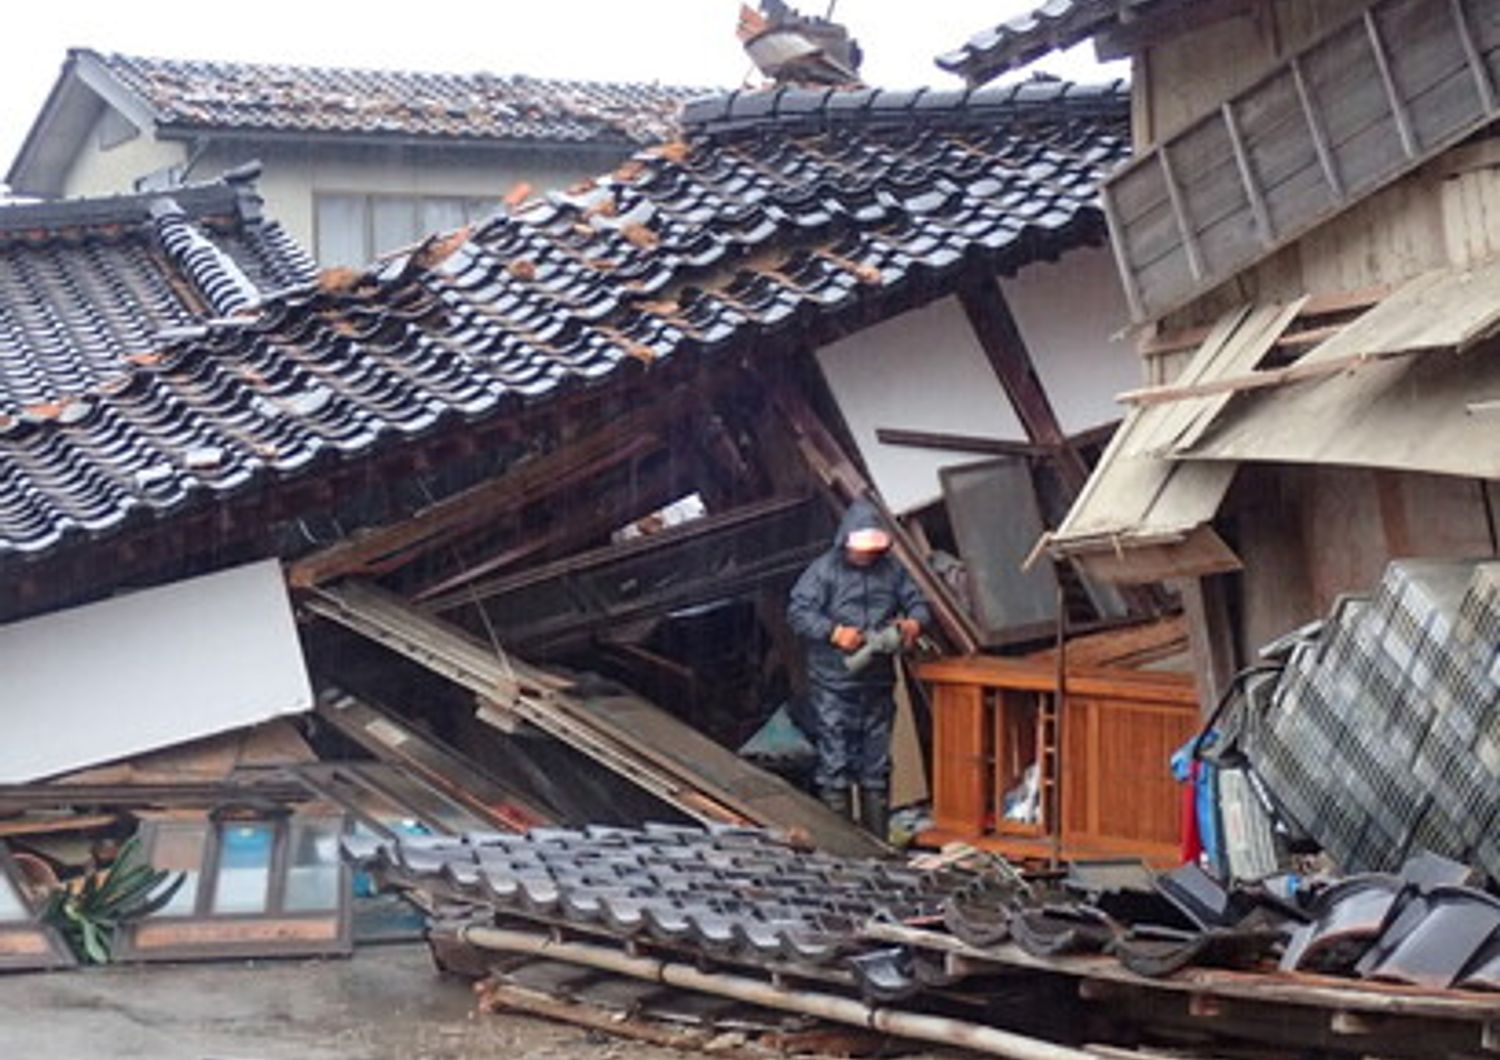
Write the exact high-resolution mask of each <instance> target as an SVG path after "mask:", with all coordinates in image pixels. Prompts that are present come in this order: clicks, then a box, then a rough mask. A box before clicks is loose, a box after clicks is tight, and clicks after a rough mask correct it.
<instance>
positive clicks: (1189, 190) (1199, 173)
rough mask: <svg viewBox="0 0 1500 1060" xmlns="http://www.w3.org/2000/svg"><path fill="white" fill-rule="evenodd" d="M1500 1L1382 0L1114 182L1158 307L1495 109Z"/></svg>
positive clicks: (1110, 202)
mask: <svg viewBox="0 0 1500 1060" xmlns="http://www.w3.org/2000/svg"><path fill="white" fill-rule="evenodd" d="M1497 70H1500V7H1497V6H1496V5H1494V4H1488V3H1482V2H1480V0H1379V2H1377V3H1375V4H1373V5H1372V6H1371V7H1369V8H1368V9H1366V10H1365V11H1364V12H1363V13H1362V15H1361V16H1360V17H1358V18H1356V19H1354V20H1352V21H1350V22H1348V23H1346V24H1345V25H1343V26H1341V27H1340V28H1338V29H1336V30H1334V31H1333V32H1332V33H1330V34H1328V35H1327V36H1325V37H1323V38H1321V39H1320V40H1318V41H1317V42H1315V43H1313V44H1312V45H1310V46H1309V47H1307V48H1306V49H1304V50H1303V51H1301V52H1300V53H1298V54H1297V55H1294V56H1292V57H1291V58H1290V59H1289V60H1288V61H1287V62H1285V63H1284V64H1282V65H1281V66H1280V67H1278V68H1277V69H1275V70H1274V71H1272V72H1271V73H1270V74H1269V75H1268V76H1267V77H1265V78H1264V79H1262V80H1261V81H1260V82H1259V83H1258V84H1256V85H1255V86H1253V87H1252V88H1250V89H1248V90H1247V91H1245V92H1242V93H1240V94H1239V95H1238V96H1236V97H1234V98H1233V99H1230V100H1228V101H1225V102H1224V103H1223V104H1222V105H1221V106H1220V107H1219V108H1218V109H1217V110H1215V111H1213V112H1212V113H1210V114H1208V115H1206V116H1204V117H1203V118H1201V119H1200V120H1199V121H1197V122H1195V123H1193V124H1192V125H1189V126H1188V127H1187V128H1186V129H1184V130H1183V131H1182V132H1180V133H1178V134H1176V135H1175V136H1173V137H1171V138H1169V139H1167V140H1166V141H1164V142H1163V143H1162V144H1160V145H1159V146H1158V147H1157V148H1156V149H1155V150H1153V151H1151V152H1150V153H1149V154H1146V155H1143V156H1141V157H1140V158H1138V159H1137V160H1136V161H1135V162H1134V163H1132V164H1130V165H1128V166H1126V167H1125V168H1124V169H1123V170H1122V171H1120V172H1119V173H1116V174H1115V175H1114V176H1112V177H1111V178H1110V179H1109V180H1108V181H1107V182H1106V183H1105V185H1104V191H1103V200H1104V204H1105V210H1106V213H1107V215H1108V217H1109V219H1110V224H1111V230H1112V236H1113V242H1114V246H1115V252H1116V255H1117V257H1118V259H1119V264H1120V271H1121V275H1122V277H1123V278H1124V281H1125V288H1126V293H1127V295H1128V297H1129V298H1130V300H1131V308H1132V312H1133V314H1134V316H1135V317H1136V319H1137V320H1151V319H1157V318H1159V317H1161V316H1163V315H1164V314H1166V313H1168V312H1170V311H1171V310H1173V309H1175V308H1178V307H1179V306H1182V305H1184V304H1186V303H1187V302H1189V301H1191V300H1192V299H1193V298H1194V297H1196V296H1197V295H1200V294H1202V293H1204V292H1206V291H1208V290H1210V289H1212V288H1213V287H1215V286H1217V285H1218V284H1220V283H1222V282H1224V281H1225V280H1227V279H1229V278H1230V277H1232V276H1234V275H1235V274H1236V273H1237V272H1239V271H1241V270H1243V269H1245V268H1247V267H1249V266H1250V265H1253V264H1255V263H1256V262H1257V261H1260V260H1261V259H1262V258H1264V257H1266V256H1267V255H1269V254H1270V253H1271V252H1272V251H1274V250H1276V249H1277V248H1279V247H1282V246H1285V245H1286V244H1288V243H1290V242H1292V241H1293V240H1295V239H1296V238H1297V237H1299V236H1300V235H1302V234H1303V233H1304V232H1307V231H1308V230H1309V229H1311V228H1313V227H1315V226H1316V225H1319V224H1321V223H1323V222H1325V221H1327V220H1328V219H1330V218H1332V217H1334V216H1336V215H1337V214H1339V213H1341V212H1343V211H1344V210H1346V209H1348V208H1349V207H1350V206H1352V205H1353V204H1355V203H1356V202H1359V201H1360V200H1362V199H1364V198H1365V197H1367V196H1368V195H1369V194H1370V193H1371V192H1373V191H1375V190H1376V189H1378V188H1380V187H1382V186H1384V185H1386V184H1388V183H1390V182H1391V181H1392V180H1394V179H1395V178H1396V177H1398V176H1400V175H1401V174H1402V173H1404V172H1406V171H1408V170H1410V169H1412V168H1413V167H1415V166H1417V165H1419V164H1421V163H1422V162H1424V161H1426V160H1427V159H1429V158H1431V157H1433V156H1434V155H1436V154H1437V153H1438V152H1440V151H1441V150H1443V149H1444V148H1446V147H1448V146H1450V145H1452V144H1455V143H1457V142H1458V141H1459V140H1461V139H1462V138H1463V137H1465V136H1467V135H1469V134H1470V133H1472V132H1474V131H1475V130H1477V129H1479V128H1482V127H1483V126H1485V125H1487V124H1488V123H1489V122H1491V121H1492V120H1493V119H1494V118H1495V116H1496V114H1497V91H1496V87H1495V76H1496V71H1497Z"/></svg>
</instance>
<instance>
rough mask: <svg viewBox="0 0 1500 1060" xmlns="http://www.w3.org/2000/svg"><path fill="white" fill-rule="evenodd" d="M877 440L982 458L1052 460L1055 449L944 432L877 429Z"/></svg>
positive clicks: (896, 428) (913, 447)
mask: <svg viewBox="0 0 1500 1060" xmlns="http://www.w3.org/2000/svg"><path fill="white" fill-rule="evenodd" d="M875 440H876V441H877V442H879V443H880V444H881V445H901V446H906V447H908V448H912V449H947V450H951V451H953V452H959V453H978V454H980V455H983V456H1020V457H1025V458H1027V459H1029V460H1040V459H1045V458H1048V457H1050V456H1052V449H1051V448H1050V447H1048V446H1045V445H1037V444H1036V443H1034V442H1008V441H1005V440H1004V439H1001V438H982V437H980V436H979V435H977V434H945V433H943V432H941V431H909V430H906V429H904V428H901V427H876V428H875Z"/></svg>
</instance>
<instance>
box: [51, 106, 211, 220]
mask: <svg viewBox="0 0 1500 1060" xmlns="http://www.w3.org/2000/svg"><path fill="white" fill-rule="evenodd" d="M112 113H113V112H111V111H110V110H109V109H108V108H105V109H104V110H102V111H101V112H100V114H99V117H98V119H97V120H96V121H95V122H94V127H93V129H92V130H90V132H89V135H88V136H87V137H86V138H85V140H84V143H83V148H82V150H80V151H79V152H78V156H77V157H76V158H75V159H74V160H73V165H72V167H71V168H70V169H69V170H68V175H67V178H66V179H65V180H64V182H63V189H62V194H63V195H64V196H65V197H68V198H73V197H76V196H83V195H120V194H127V193H129V192H133V191H135V181H136V178H137V177H140V176H143V175H145V174H147V173H153V172H155V171H156V170H159V169H164V168H166V167H167V166H171V165H176V164H178V163H180V162H181V161H182V160H183V159H184V158H185V157H186V148H185V145H183V144H180V143H171V142H164V141H161V140H157V139H155V138H154V137H151V136H149V135H146V134H141V135H138V136H135V137H132V138H131V139H128V140H125V141H124V142H121V143H116V144H115V145H114V146H113V147H105V148H101V147H100V146H99V142H100V137H101V134H104V135H106V136H107V135H108V134H110V133H111V132H113V131H114V124H113V123H114V122H115V121H117V120H118V119H112V118H111V114H112Z"/></svg>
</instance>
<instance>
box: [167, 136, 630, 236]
mask: <svg viewBox="0 0 1500 1060" xmlns="http://www.w3.org/2000/svg"><path fill="white" fill-rule="evenodd" d="M627 153H628V152H627V151H625V150H623V149H618V148H615V149H610V150H599V149H596V148H588V147H585V148H582V149H580V150H561V149H556V148H549V147H537V148H528V149H524V150H519V149H515V148H507V149H499V148H471V149H454V148H433V147H424V146H410V145H400V144H392V145H389V146H382V145H373V146H369V145H363V144H354V143H339V144H326V143H325V144H310V143H307V142H301V143H297V142H288V143H274V142H265V141H222V142H220V143H219V144H216V145H215V146H213V147H212V148H210V149H209V150H208V151H206V152H204V154H203V157H202V158H201V160H200V161H199V162H198V163H197V164H196V165H195V166H194V169H193V175H194V176H195V177H196V178H197V179H207V178H210V177H212V176H214V175H216V174H218V173H220V172H223V171H224V170H226V169H230V168H232V167H234V166H237V165H240V164H242V163H244V162H248V161H251V160H253V159H259V160H260V161H261V162H262V163H263V165H264V170H263V172H262V175H261V179H260V182H259V189H260V193H261V195H263V196H264V197H265V200H266V212H267V214H268V215H269V216H271V217H274V218H275V219H276V220H278V221H280V222H281V223H282V225H283V226H284V227H285V228H286V229H287V230H288V231H289V232H290V233H291V234H292V235H293V236H295V237H296V238H297V239H298V240H300V241H301V242H302V244H303V245H304V246H306V247H308V248H312V247H313V246H314V245H315V242H314V236H315V230H314V228H315V226H314V220H313V197H314V196H315V195H317V194H318V193H319V192H363V193H367V194H386V195H443V196H449V195H451V196H463V197H466V198H479V199H494V200H495V201H497V202H498V201H499V200H500V199H501V198H502V197H503V196H504V195H505V194H506V192H508V191H510V190H511V189H512V188H514V187H515V186H516V185H517V184H520V183H522V182H525V183H527V184H530V185H531V186H532V187H533V188H534V189H535V190H537V191H546V190H552V189H557V188H564V187H567V186H569V185H571V184H574V183H577V182H578V181H579V180H581V179H583V178H586V177H595V176H598V175H599V174H600V173H605V172H608V171H609V170H610V169H611V168H613V167H614V166H616V165H618V164H619V163H620V162H621V161H623V160H624V158H625V157H626V155H627Z"/></svg>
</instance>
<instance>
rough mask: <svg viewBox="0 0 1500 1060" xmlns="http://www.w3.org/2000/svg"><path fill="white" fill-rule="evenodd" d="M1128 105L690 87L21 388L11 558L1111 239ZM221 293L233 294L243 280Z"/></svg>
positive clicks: (4, 486)
mask: <svg viewBox="0 0 1500 1060" xmlns="http://www.w3.org/2000/svg"><path fill="white" fill-rule="evenodd" d="M1126 112H1127V100H1126V96H1125V94H1124V91H1123V89H1122V88H1121V87H1120V86H1119V85H1109V86H1102V87H1097V88H1082V87H1078V86H1067V85H1062V84H1028V85H1024V86H1021V87H1020V88H1013V89H1004V90H991V89H986V90H982V91H980V92H976V93H974V94H972V95H965V94H964V93H940V92H914V93H876V92H857V93H829V92H822V91H817V92H809V91H801V90H780V91H777V92H772V93H764V94H736V95H731V96H727V97H723V98H720V99H716V100H712V101H705V102H701V103H695V104H694V105H692V106H691V107H689V108H688V111H687V114H686V121H687V123H688V128H689V138H688V140H687V141H686V142H682V143H673V144H668V145H664V146H661V147H655V148H648V149H646V150H643V151H641V152H639V153H638V154H637V155H636V156H635V157H634V158H633V159H631V160H629V161H627V162H626V163H625V164H624V165H623V166H622V167H620V168H619V169H618V170H616V171H615V172H614V173H612V174H610V175H607V176H605V177H602V178H600V179H599V180H597V181H595V182H594V183H593V184H592V185H591V186H588V187H587V188H585V189H582V190H574V191H572V192H566V193H552V194H549V195H548V196H547V197H546V198H545V199H543V200H539V201H536V202H532V203H529V204H526V205H524V206H522V207H520V208H519V209H517V210H516V211H515V212H514V213H512V214H501V215H497V216H496V217H494V218H492V219H491V220H489V221H487V222H485V223H483V224H482V225H479V226H478V227H476V228H475V229H474V230H473V231H472V232H467V231H466V232H459V233H454V234H452V235H450V236H448V237H446V238H435V239H434V240H431V241H429V243H428V244H427V245H426V246H425V247H424V248H422V249H420V250H418V251H416V252H413V253H410V254H407V255H404V256H401V257H398V258H396V259H393V260H391V261H389V262H387V263H385V264H384V265H383V266H381V267H379V268H378V269H376V270H374V271H372V272H370V273H368V274H366V275H365V276H363V277H361V278H360V279H358V280H357V281H356V282H345V283H327V282H325V283H323V284H321V285H307V286H305V287H303V288H301V289H298V290H295V291H293V292H290V293H286V294H284V295H281V296H279V297H276V298H273V299H269V300H267V301H265V302H264V304H263V305H262V306H261V307H260V308H259V309H256V310H253V311H251V312H249V313H247V314H245V315H243V316H240V317H238V318H235V319H232V320H227V321H219V322H213V323H209V324H206V325H205V326H203V327H202V328H201V329H199V331H198V332H196V333H193V334H187V335H184V336H182V337H179V338H177V339H176V340H174V341H172V342H169V343H158V344H155V345H154V348H152V349H151V351H150V353H149V355H146V356H140V357H136V358H134V359H133V361H132V362H130V363H127V364H126V365H125V371H123V372H122V373H120V374H117V375H114V376H112V377H111V378H109V379H107V380H106V379H103V378H102V377H101V376H100V374H99V373H94V372H88V371H81V372H80V375H79V378H78V380H77V386H76V387H73V388H69V390H70V393H71V394H72V395H73V396H71V397H62V396H58V397H57V398H56V400H54V401H53V403H52V404H51V405H50V406H49V407H48V408H46V409H44V410H41V411H40V412H38V411H35V410H33V411H30V412H28V411H27V410H26V409H25V407H24V405H25V404H26V402H25V401H24V400H16V399H15V398H12V399H11V400H9V401H7V402H6V403H5V404H4V405H3V406H0V559H4V558H14V557H16V556H17V555H37V554H40V553H43V552H46V551H48V550H51V549H54V548H57V547H59V546H61V545H62V544H63V543H64V542H66V541H68V540H69V539H70V538H74V537H76V536H79V535H102V534H106V533H110V532H113V531H115V530H117V529H119V528H121V527H123V526H124V525H126V524H127V523H128V522H130V521H132V520H134V519H137V518H140V517H142V516H161V515H165V514H168V513H172V512H177V511H180V510H183V509H184V508H186V507H188V506H190V505H192V504H194V503H200V502H203V501H205V500H209V499H212V498H214V497H217V496H223V495H225V494H227V493H229V492H231V491H236V490H239V489H243V488H246V487H248V486H249V485H251V484H252V483H260V484H265V483H267V482H270V481H274V480H275V479H278V478H280V477H284V476H291V475H296V474H298V473H302V472H305V471H307V470H308V469H309V468H311V467H313V466H315V464H316V462H318V461H319V460H320V459H322V458H330V457H351V456H356V455H360V454H363V453H366V452H368V451H370V450H371V449H372V448H373V447H375V446H376V444H377V443H382V442H389V441H399V440H401V439H407V438H413V437H416V436H419V435H422V434H424V433H425V432H428V431H431V430H433V429H434V428H436V427H437V426H439V425H440V424H444V423H449V424H456V423H459V422H462V421H465V420H476V419H483V418H488V417H495V416H500V415H504V414H505V412H506V411H507V410H508V409H512V408H513V407H514V405H515V403H517V402H523V401H537V400H542V399H547V398H550V397H552V396H554V395H557V394H559V393H562V392H564V391H565V390H568V389H570V388H574V387H578V386H586V385H594V384H599V383H602V382H604V381H607V380H612V379H614V378H616V377H620V376H622V374H624V373H625V372H626V371H627V370H629V371H632V372H636V371H640V370H642V369H645V368H648V367H649V366H653V365H663V364H665V363H667V362H673V361H675V360H679V359H682V358H689V359H691V358H692V357H694V356H695V355H697V354H714V353H719V352H724V351H734V352H748V351H750V350H751V349H753V348H757V347H764V346H767V345H770V344H773V343H782V344H785V343H786V342H788V341H794V342H799V343H801V342H805V341H807V340H808V339H809V338H810V337H816V335H817V334H823V335H828V334H832V333H833V331H834V330H835V329H836V328H838V327H843V326H847V325H848V324H850V323H851V322H854V321H856V320H858V321H861V322H865V321H868V320H871V319H878V318H879V316H880V313H881V310H880V309H879V307H880V306H887V307H889V306H892V305H894V304H895V303H896V302H897V301H898V300H899V299H903V298H904V299H905V300H906V304H912V303H914V302H921V301H926V300H928V299H930V298H933V297H936V296H938V295H940V294H942V293H943V291H944V290H945V288H944V286H943V285H944V283H947V282H950V281H951V278H952V277H955V276H956V275H957V274H958V273H959V271H960V270H963V269H968V268H972V267H981V268H986V269H991V270H999V269H1013V268H1017V267H1019V266H1021V265H1023V264H1025V263H1027V262H1029V261H1033V260H1036V259H1038V258H1041V257H1055V256H1056V255H1057V254H1059V253H1061V252H1062V251H1064V250H1066V249H1068V248H1070V247H1073V246H1077V245H1081V244H1084V243H1091V242H1099V241H1100V240H1102V238H1103V224H1102V220H1101V218H1100V216H1099V215H1098V212H1097V211H1096V210H1095V209H1094V207H1093V202H1094V185H1095V182H1096V181H1097V180H1098V179H1099V178H1100V176H1101V175H1102V174H1103V173H1104V172H1105V171H1106V170H1107V169H1108V168H1110V167H1111V166H1113V165H1114V164H1116V163H1118V162H1120V161H1121V160H1122V159H1123V158H1124V156H1125V154H1126V151H1127V142H1128V141H1127V129H1126ZM157 223H162V222H157ZM54 245H55V246H59V247H60V246H61V244H59V243H57V242H56V241H55V240H54ZM82 250H83V248H79V249H78V250H73V249H70V250H69V251H68V252H67V253H62V252H61V251H60V250H59V252H58V259H57V263H56V265H55V266H54V274H53V275H52V276H51V277H50V278H49V279H48V280H46V281H45V283H44V285H45V286H47V287H48V288H49V289H55V288H58V287H61V286H65V285H66V284H67V283H69V282H71V281H70V279H69V278H70V277H72V276H73V274H74V270H75V269H81V268H83V265H84V262H85V257H86V256H85V255H83V253H82ZM3 265H4V261H3V256H0V267H3ZM110 275H112V273H111V272H109V271H106V272H105V273H104V277H105V278H108V277H109V276H110ZM120 275H121V276H122V277H129V276H131V275H135V274H133V273H131V272H129V271H124V272H121V273H120ZM100 282H104V281H103V280H101V281H100ZM111 282H113V281H111ZM119 282H121V283H125V282H128V281H127V280H125V279H122V280H120V281H119ZM141 282H144V281H143V280H142V281H141ZM222 297H223V299H224V302H223V304H222V305H216V307H215V312H217V313H221V314H222V313H223V312H226V311H233V309H235V308H236V307H237V306H238V305H239V302H238V301H237V297H238V296H237V294H236V292H235V291H234V289H233V287H232V285H231V288H230V289H229V290H227V291H226V292H225V293H224V294H223V295H222ZM872 310H873V311H874V313H873V315H872ZM885 311H891V310H889V309H887V310H885ZM171 322H175V321H163V323H171ZM146 331H147V329H145V327H144V325H143V326H142V334H141V337H138V338H136V339H134V340H133V342H134V345H131V346H125V345H123V344H122V345H121V351H120V352H121V353H126V352H134V351H136V350H138V349H139V348H140V346H141V344H142V343H145V344H146V345H148V346H149V345H152V344H151V343H150V342H149V340H148V339H147V338H146V337H145V336H146ZM787 336H790V338H788V337H787ZM80 360H82V358H80ZM111 363H112V364H115V363H117V361H114V362H111ZM58 389H59V390H61V389H63V388H58Z"/></svg>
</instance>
